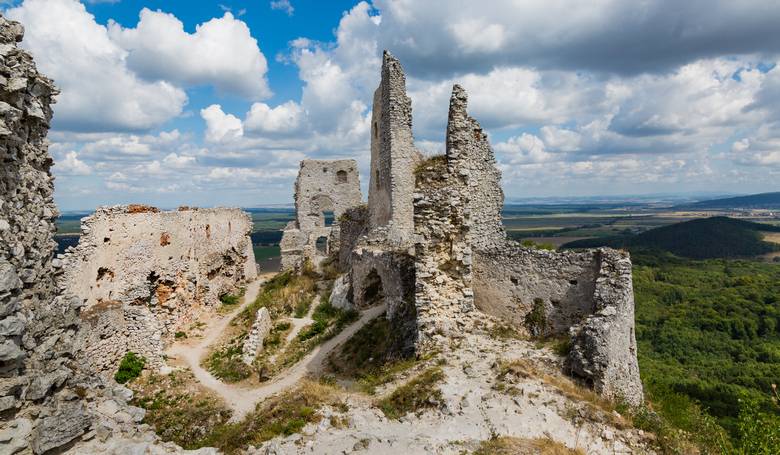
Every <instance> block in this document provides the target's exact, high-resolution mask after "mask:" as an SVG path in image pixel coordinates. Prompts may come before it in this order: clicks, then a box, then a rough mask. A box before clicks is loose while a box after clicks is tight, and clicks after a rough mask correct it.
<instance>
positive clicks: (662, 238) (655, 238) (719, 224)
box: [562, 216, 780, 259]
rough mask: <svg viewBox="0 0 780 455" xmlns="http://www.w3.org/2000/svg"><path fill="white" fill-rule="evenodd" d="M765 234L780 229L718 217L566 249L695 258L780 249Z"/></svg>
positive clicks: (580, 243) (588, 241)
mask: <svg viewBox="0 0 780 455" xmlns="http://www.w3.org/2000/svg"><path fill="white" fill-rule="evenodd" d="M761 231H764V232H780V226H772V225H768V224H761V223H753V222H750V221H743V220H737V219H734V218H728V217H722V216H718V217H712V218H703V219H700V220H692V221H686V222H683V223H677V224H672V225H669V226H663V227H659V228H655V229H651V230H649V231H646V232H643V233H641V234H637V235H626V236H615V237H603V238H595V239H585V240H577V241H574V242H569V243H567V244H565V245H563V246H562V248H594V247H599V246H610V247H613V248H625V249H629V250H632V249H653V250H663V251H668V252H670V253H672V254H675V255H677V256H682V257H688V258H693V259H708V258H740V257H751V256H758V255H762V254H766V253H771V252H773V251H778V250H780V245H777V244H774V243H770V242H765V241H763V240H762V235H761Z"/></svg>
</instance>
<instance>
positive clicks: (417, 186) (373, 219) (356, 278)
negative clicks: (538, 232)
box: [282, 52, 643, 405]
mask: <svg viewBox="0 0 780 455" xmlns="http://www.w3.org/2000/svg"><path fill="white" fill-rule="evenodd" d="M405 85H406V82H405V75H404V73H403V70H402V68H401V65H400V63H399V62H398V60H397V59H395V58H394V57H393V56H392V55H391V54H389V53H388V52H385V53H384V58H383V63H382V78H381V83H380V85H379V88H377V90H376V92H375V93H374V106H373V118H372V123H371V167H370V175H369V194H368V206H367V207H366V206H360V205H356V204H355V202H356V200H357V197H356V195H355V193H354V190H350V191H349V192H336V191H333V192H331V193H330V194H332V195H333V199H332V202H330V201H329V204H330V205H328V207H331V206H332V207H337V212H338V214H339V215H340V217H339V222H338V224H337V229H338V230H337V232H338V234H339V238H338V241H337V243H338V250H337V251H336V250H335V248H333V247H331V249H332V250H333V251H330V253H331V256H332V258H333V260H335V261H337V262H338V265H339V268H340V269H341V271H342V272H344V273H345V274H346V275H345V276H346V278H344V279H342V280H341V281H340V283H339V284H337V287H336V288H337V292H336V293H337V294H341V295H334V298H333V300H336V299H339V300H343V299H344V298H345V296H346V299H348V300H349V301H351V303H352V304H353V305H354V306H355V307H357V308H365V307H367V306H369V305H371V304H373V303H375V302H376V301H377V300H379V299H383V300H384V301H385V303H386V304H387V318H388V319H389V320H390V321H391V324H392V327H393V334H392V337H393V340H392V344H393V346H394V350H395V352H397V355H399V356H408V355H412V354H420V353H423V352H425V351H430V350H433V349H436V346H437V345H438V344H442V343H446V342H447V341H448V340H450V339H453V338H458V337H460V336H461V335H462V334H463V333H464V332H467V331H469V330H470V328H471V327H473V325H474V324H475V323H478V321H479V320H480V319H484V318H485V315H487V316H493V317H497V318H500V319H501V320H503V321H505V322H506V323H508V324H511V325H512V326H514V327H516V328H517V329H519V330H521V331H523V332H525V333H526V334H528V335H534V336H549V335H567V336H569V337H570V338H571V346H572V348H571V352H570V354H569V355H568V358H567V362H566V363H567V369H568V370H569V372H570V373H571V374H573V375H575V376H577V377H580V378H583V379H585V380H586V382H588V383H589V384H591V385H592V387H593V388H594V389H595V390H596V391H597V392H599V393H601V394H602V395H604V396H606V397H609V398H612V399H618V400H625V401H626V402H628V403H630V404H634V405H636V404H639V403H641V402H642V400H643V392H642V384H641V381H640V379H639V367H638V364H637V358H636V339H635V335H634V297H633V289H632V282H631V261H630V259H629V257H628V253H626V252H621V251H616V250H612V249H607V248H602V249H597V250H589V251H582V252H574V251H565V252H552V251H544V250H536V249H531V248H526V247H523V246H521V245H520V244H518V243H516V242H514V241H512V240H510V239H508V238H507V235H506V233H505V231H504V228H503V226H502V223H501V210H502V207H503V203H504V195H503V192H502V190H501V184H500V179H501V174H500V171H499V170H498V169H497V168H496V161H495V157H494V155H493V151H492V149H491V147H490V144H489V143H488V140H487V135H486V134H485V133H484V132H483V131H482V128H481V127H480V125H479V123H478V122H477V121H476V120H474V119H473V118H471V117H470V116H469V115H468V113H467V96H466V92H465V91H464V90H463V88H461V87H460V86H458V85H455V86H454V87H453V90H452V97H451V99H450V108H449V118H448V124H447V134H446V153H445V155H443V156H434V157H428V158H424V157H423V156H422V155H421V154H420V152H419V151H417V149H416V148H415V146H414V140H413V137H412V107H411V100H410V99H409V97H408V96H407V95H406V87H405ZM345 163H350V164H349V165H350V166H352V169H353V168H354V163H351V162H346V161H334V162H327V161H316V162H313V161H304V162H302V163H301V174H300V175H299V177H298V181H297V182H296V193H295V204H296V208H297V209H298V213H297V218H298V220H299V221H298V223H297V225H296V226H295V231H294V233H295V235H296V236H299V237H300V238H301V239H302V240H301V241H300V242H301V244H304V243H305V244H306V245H307V247H308V248H310V249H309V250H308V251H310V252H311V251H313V250H312V249H311V245H312V241H311V239H312V238H316V237H321V236H326V235H330V237H331V238H332V237H333V232H326V231H323V230H322V229H323V228H322V225H321V224H318V221H317V220H320V222H321V220H322V219H323V215H322V212H323V211H324V209H323V207H324V206H323V205H321V203H320V202H319V201H318V198H319V197H320V196H319V194H320V193H319V192H318V191H313V190H312V189H311V188H310V187H311V186H317V185H319V184H320V183H319V182H312V179H311V177H310V175H311V173H312V172H311V168H312V167H319V168H325V167H334V168H335V167H338V166H345ZM314 173H315V174H316V172H314ZM349 176H350V178H354V180H355V181H357V175H356V174H353V173H350V174H349ZM312 183H314V185H312ZM342 195H343V196H344V197H343V198H342ZM346 207H349V209H345V208H346ZM305 219H313V220H314V222H306V223H304V222H301V220H305ZM291 235H292V234H291V229H290V228H288V229H287V230H285V238H286V239H288V238H289V237H290V236H291ZM330 242H331V243H336V241H334V240H333V239H331V240H330ZM283 243H284V242H283ZM298 251H299V249H298V250H294V249H286V248H284V247H283V250H282V253H283V260H282V262H283V264H284V265H285V267H286V268H288V269H299V268H300V267H301V264H302V262H303V260H305V259H312V260H313V259H315V255H314V253H310V252H307V253H304V254H300V253H299V252H298ZM326 253H328V251H325V252H323V253H322V254H321V255H324V254H326Z"/></svg>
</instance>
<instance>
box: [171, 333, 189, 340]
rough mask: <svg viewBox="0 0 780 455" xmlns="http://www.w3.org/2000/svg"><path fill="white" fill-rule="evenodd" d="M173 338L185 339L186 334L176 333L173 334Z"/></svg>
mask: <svg viewBox="0 0 780 455" xmlns="http://www.w3.org/2000/svg"><path fill="white" fill-rule="evenodd" d="M173 337H174V338H176V339H177V340H178V339H181V338H187V334H186V333H184V332H176V333H174V334H173Z"/></svg>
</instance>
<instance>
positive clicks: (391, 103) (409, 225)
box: [368, 51, 422, 242]
mask: <svg viewBox="0 0 780 455" xmlns="http://www.w3.org/2000/svg"><path fill="white" fill-rule="evenodd" d="M421 159H422V157H421V155H420V152H419V151H418V150H417V149H416V148H415V146H414V138H413V136H412V101H411V99H410V98H409V97H408V96H407V95H406V76H405V75H404V71H403V68H402V67H401V63H400V62H399V61H398V59H396V58H395V57H393V56H392V55H391V54H390V53H389V52H387V51H385V52H384V55H383V58H382V80H381V82H380V83H379V87H378V88H377V89H376V91H375V92H374V101H373V110H372V118H371V175H370V184H369V190H368V206H369V213H370V220H371V227H372V228H375V227H380V226H387V227H388V238H389V239H390V240H392V241H394V242H399V241H400V242H403V241H406V240H410V239H411V234H412V232H413V231H414V207H413V203H412V195H413V193H414V173H413V172H414V169H415V167H416V166H417V163H419V162H420V160H421Z"/></svg>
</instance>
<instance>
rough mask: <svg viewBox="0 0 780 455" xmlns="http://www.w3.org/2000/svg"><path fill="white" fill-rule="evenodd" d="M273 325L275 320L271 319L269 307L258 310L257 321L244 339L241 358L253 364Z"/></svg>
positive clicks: (248, 363)
mask: <svg viewBox="0 0 780 455" xmlns="http://www.w3.org/2000/svg"><path fill="white" fill-rule="evenodd" d="M272 326H273V321H271V315H270V314H269V313H268V309H267V308H266V307H263V308H260V309H259V310H257V315H256V316H255V322H254V323H253V324H252V329H251V330H250V331H249V335H247V337H246V338H245V339H244V345H243V347H242V351H241V360H242V361H243V362H244V363H245V364H247V365H251V364H252V362H254V360H255V357H257V352H258V351H259V350H261V349H262V348H263V340H264V339H265V337H266V336H268V333H269V332H270V331H271V327H272Z"/></svg>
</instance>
